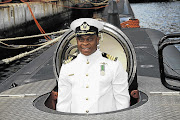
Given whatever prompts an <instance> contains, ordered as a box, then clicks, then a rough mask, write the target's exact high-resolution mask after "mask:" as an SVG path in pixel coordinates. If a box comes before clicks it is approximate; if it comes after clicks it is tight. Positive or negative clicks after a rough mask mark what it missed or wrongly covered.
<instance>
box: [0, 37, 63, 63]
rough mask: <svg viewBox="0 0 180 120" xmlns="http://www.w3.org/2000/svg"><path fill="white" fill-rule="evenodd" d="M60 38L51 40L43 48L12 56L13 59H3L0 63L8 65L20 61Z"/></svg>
mask: <svg viewBox="0 0 180 120" xmlns="http://www.w3.org/2000/svg"><path fill="white" fill-rule="evenodd" d="M60 38H61V36H59V37H57V38H55V39H53V40H51V41H48V42H47V43H46V44H45V45H43V46H41V47H38V48H36V49H34V50H32V51H29V52H24V53H21V54H19V55H16V56H14V57H11V58H6V59H3V60H1V61H2V62H3V63H5V64H9V63H10V62H12V61H14V60H17V59H20V58H22V57H25V56H27V55H29V54H31V53H34V52H36V51H38V50H40V49H42V48H44V47H46V46H48V45H50V44H53V43H55V42H57V41H59V40H60Z"/></svg>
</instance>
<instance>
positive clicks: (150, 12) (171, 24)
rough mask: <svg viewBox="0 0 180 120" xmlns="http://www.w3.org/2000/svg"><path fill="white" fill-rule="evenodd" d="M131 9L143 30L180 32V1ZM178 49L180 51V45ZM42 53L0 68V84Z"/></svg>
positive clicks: (146, 4) (143, 5) (134, 5)
mask: <svg viewBox="0 0 180 120" xmlns="http://www.w3.org/2000/svg"><path fill="white" fill-rule="evenodd" d="M131 7H132V9H133V11H134V13H135V17H136V18H137V19H139V21H140V26H141V27H142V28H152V29H156V30H159V31H161V32H163V33H164V34H169V33H177V32H180V1H176V2H159V3H157V2H156V3H132V4H131ZM59 29H60V28H59ZM177 48H178V49H179V50H180V45H179V46H177ZM42 52H43V50H41V51H39V52H36V53H34V54H31V55H30V56H27V57H25V58H23V59H21V60H17V61H15V62H13V63H11V64H8V65H5V66H0V83H2V82H3V81H5V80H6V79H7V78H8V77H9V76H10V75H12V74H14V73H15V72H16V71H17V70H19V69H20V68H22V67H23V66H25V65H26V64H27V63H28V62H30V61H31V60H33V59H34V58H35V57H37V56H38V55H39V54H41V53H42Z"/></svg>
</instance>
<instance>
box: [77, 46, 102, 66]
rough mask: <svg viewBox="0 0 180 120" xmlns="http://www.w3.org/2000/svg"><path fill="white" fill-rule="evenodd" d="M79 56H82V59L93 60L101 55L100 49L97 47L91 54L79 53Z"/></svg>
mask: <svg viewBox="0 0 180 120" xmlns="http://www.w3.org/2000/svg"><path fill="white" fill-rule="evenodd" d="M79 56H80V57H82V59H83V60H85V61H89V62H90V63H92V62H95V61H96V60H97V59H98V58H99V57H100V56H102V54H101V51H99V49H97V50H96V51H95V52H94V53H93V54H91V55H89V56H85V55H83V54H82V53H80V54H79Z"/></svg>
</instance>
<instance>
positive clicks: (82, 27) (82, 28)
mask: <svg viewBox="0 0 180 120" xmlns="http://www.w3.org/2000/svg"><path fill="white" fill-rule="evenodd" d="M89 29H90V26H89V25H88V24H87V23H86V22H84V23H83V24H82V25H81V26H80V30H86V31H87V30H89Z"/></svg>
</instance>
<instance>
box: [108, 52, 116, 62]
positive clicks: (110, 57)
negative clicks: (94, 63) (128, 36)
mask: <svg viewBox="0 0 180 120" xmlns="http://www.w3.org/2000/svg"><path fill="white" fill-rule="evenodd" d="M106 56H107V58H108V59H110V60H113V61H114V60H115V57H113V56H112V55H109V54H107V55H106Z"/></svg>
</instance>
